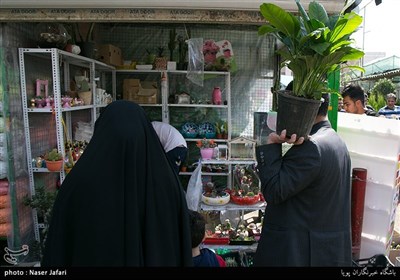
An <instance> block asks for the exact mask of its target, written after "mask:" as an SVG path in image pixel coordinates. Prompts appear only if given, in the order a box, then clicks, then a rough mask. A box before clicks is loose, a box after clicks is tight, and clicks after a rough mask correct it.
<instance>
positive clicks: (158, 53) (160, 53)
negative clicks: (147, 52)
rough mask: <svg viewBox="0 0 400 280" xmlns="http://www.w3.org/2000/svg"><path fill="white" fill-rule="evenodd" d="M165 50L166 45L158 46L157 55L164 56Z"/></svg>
mask: <svg viewBox="0 0 400 280" xmlns="http://www.w3.org/2000/svg"><path fill="white" fill-rule="evenodd" d="M164 51H165V47H163V46H160V47H157V57H163V56H164Z"/></svg>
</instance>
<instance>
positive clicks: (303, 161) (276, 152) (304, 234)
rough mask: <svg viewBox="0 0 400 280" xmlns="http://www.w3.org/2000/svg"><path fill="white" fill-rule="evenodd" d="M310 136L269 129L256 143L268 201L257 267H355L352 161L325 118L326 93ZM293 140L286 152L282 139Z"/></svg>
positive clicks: (256, 259)
mask: <svg viewBox="0 0 400 280" xmlns="http://www.w3.org/2000/svg"><path fill="white" fill-rule="evenodd" d="M325 97H326V98H325V101H324V103H323V104H322V105H321V107H320V109H319V112H318V115H317V117H316V119H315V123H314V126H313V128H312V131H311V136H310V138H309V140H307V141H304V139H303V138H302V137H301V138H300V139H299V140H298V141H297V142H295V139H296V135H292V136H291V138H290V139H287V138H286V131H285V130H284V131H282V133H281V135H277V134H276V133H271V134H270V135H269V136H268V140H267V144H266V145H262V146H259V147H257V161H258V173H259V176H260V180H261V184H262V185H261V189H262V193H263V195H264V197H265V200H266V201H267V207H266V209H265V214H264V222H263V223H264V224H263V230H262V233H261V238H260V241H259V244H258V247H257V252H256V255H255V260H254V264H255V266H351V264H352V262H351V218H350V215H351V162H350V156H349V152H348V150H347V147H346V145H345V143H344V142H343V141H342V139H341V138H340V137H339V136H338V135H337V133H336V132H335V131H334V130H333V129H332V127H331V125H330V123H329V121H328V120H327V118H326V115H327V110H328V105H329V101H328V99H329V96H328V95H326V96H325ZM284 142H287V143H289V144H295V145H293V146H292V147H291V148H290V149H289V150H288V151H287V152H286V153H285V154H284V155H283V156H282V143H284Z"/></svg>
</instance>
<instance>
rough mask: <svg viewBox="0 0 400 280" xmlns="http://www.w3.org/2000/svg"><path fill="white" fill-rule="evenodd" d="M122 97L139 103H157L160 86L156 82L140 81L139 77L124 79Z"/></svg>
mask: <svg viewBox="0 0 400 280" xmlns="http://www.w3.org/2000/svg"><path fill="white" fill-rule="evenodd" d="M122 94H123V95H122V97H123V99H125V100H130V101H134V102H136V103H138V104H157V103H158V88H157V83H156V82H143V83H142V84H141V83H140V80H139V79H124V84H123V92H122Z"/></svg>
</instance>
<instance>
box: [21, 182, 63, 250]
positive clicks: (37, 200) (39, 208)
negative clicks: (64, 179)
mask: <svg viewBox="0 0 400 280" xmlns="http://www.w3.org/2000/svg"><path fill="white" fill-rule="evenodd" d="M56 197H57V190H55V191H48V190H46V187H45V186H37V187H36V193H35V194H34V195H33V196H32V197H29V196H28V195H26V196H25V197H24V198H23V203H24V205H26V206H29V207H31V208H32V209H36V212H37V215H38V218H39V219H41V220H42V221H43V228H42V229H41V231H40V232H41V242H40V244H39V248H40V252H37V253H38V255H39V256H40V257H41V254H42V252H43V249H44V244H45V242H46V238H47V233H48V228H49V225H50V221H51V214H52V209H53V204H54V201H55V199H56Z"/></svg>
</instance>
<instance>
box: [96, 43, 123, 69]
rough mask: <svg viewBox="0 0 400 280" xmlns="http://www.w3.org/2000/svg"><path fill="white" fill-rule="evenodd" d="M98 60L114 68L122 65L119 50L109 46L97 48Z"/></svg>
mask: <svg viewBox="0 0 400 280" xmlns="http://www.w3.org/2000/svg"><path fill="white" fill-rule="evenodd" d="M98 60H100V61H102V62H104V63H107V64H110V65H114V66H119V65H123V64H124V62H123V59H122V52H121V49H120V48H118V47H116V46H114V45H110V44H107V45H101V46H100V47H99V50H98Z"/></svg>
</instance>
